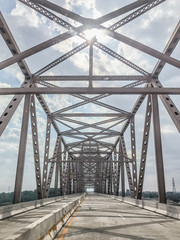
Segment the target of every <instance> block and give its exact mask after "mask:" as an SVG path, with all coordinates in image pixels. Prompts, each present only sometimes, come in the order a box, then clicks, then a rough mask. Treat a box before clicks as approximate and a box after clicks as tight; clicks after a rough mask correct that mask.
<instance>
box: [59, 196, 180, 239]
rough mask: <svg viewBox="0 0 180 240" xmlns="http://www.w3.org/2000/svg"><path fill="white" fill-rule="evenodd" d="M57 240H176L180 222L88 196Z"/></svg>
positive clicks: (179, 232)
mask: <svg viewBox="0 0 180 240" xmlns="http://www.w3.org/2000/svg"><path fill="white" fill-rule="evenodd" d="M57 239H59V240H62V239H63V240H75V239H77V240H101V239H103V240H109V239H111V240H115V239H126V240H127V239H137V240H142V239H148V240H152V239H156V240H161V239H162V240H165V239H169V240H179V239H180V221H178V220H175V219H172V218H169V217H165V216H162V215H159V214H156V213H153V212H150V211H147V210H144V209H141V208H139V207H134V206H132V205H129V204H125V203H121V202H119V201H117V200H113V199H110V198H107V197H103V196H98V195H88V196H87V197H86V199H85V201H84V202H83V203H82V204H81V206H80V207H79V209H78V210H77V212H76V213H75V215H74V217H72V218H71V219H70V220H69V222H68V223H67V224H66V226H65V227H64V228H63V229H62V231H61V232H60V234H59V235H58V236H57V238H56V240H57Z"/></svg>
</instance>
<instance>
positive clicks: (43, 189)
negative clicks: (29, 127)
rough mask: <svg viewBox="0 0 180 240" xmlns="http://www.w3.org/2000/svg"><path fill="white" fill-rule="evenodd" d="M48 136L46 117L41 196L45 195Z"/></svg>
mask: <svg viewBox="0 0 180 240" xmlns="http://www.w3.org/2000/svg"><path fill="white" fill-rule="evenodd" d="M50 136H51V120H50V119H49V118H48V117H47V124H46V138H45V148H44V164H43V174H42V185H43V186H42V194H43V198H44V197H45V190H46V184H47V174H48V159H49V147H50Z"/></svg>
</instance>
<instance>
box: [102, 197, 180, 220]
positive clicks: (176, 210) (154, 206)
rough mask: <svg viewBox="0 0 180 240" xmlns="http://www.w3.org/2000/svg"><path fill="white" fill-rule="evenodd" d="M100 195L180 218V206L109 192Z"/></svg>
mask: <svg viewBox="0 0 180 240" xmlns="http://www.w3.org/2000/svg"><path fill="white" fill-rule="evenodd" d="M100 195H102V196H107V197H109V198H112V199H115V200H118V201H120V202H124V203H127V204H131V205H134V206H137V207H140V208H144V209H146V210H149V211H152V212H156V213H158V214H162V215H165V216H168V217H172V218H175V219H178V220H180V206H173V205H168V204H163V203H159V202H157V201H151V200H139V199H134V198H128V197H124V198H123V197H121V196H114V195H108V194H100Z"/></svg>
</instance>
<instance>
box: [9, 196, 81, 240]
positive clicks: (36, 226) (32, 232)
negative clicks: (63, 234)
mask: <svg viewBox="0 0 180 240" xmlns="http://www.w3.org/2000/svg"><path fill="white" fill-rule="evenodd" d="M84 198H85V194H84V195H81V196H79V197H77V198H76V199H75V200H74V201H71V202H69V203H68V204H66V205H65V206H63V207H61V208H60V209H58V210H55V211H52V212H51V213H50V214H48V215H46V216H44V217H42V218H40V219H38V220H37V221H35V222H33V223H32V224H29V225H28V226H26V227H25V228H23V229H21V230H20V231H18V232H16V233H14V234H13V235H12V236H10V237H8V238H6V239H5V240H32V239H33V240H52V239H54V237H55V236H56V234H57V233H58V232H59V231H60V229H61V228H62V227H63V225H64V224H65V223H66V222H67V220H68V219H69V217H70V216H71V215H72V214H73V212H74V211H75V209H76V208H77V207H78V206H79V205H80V203H81V202H82V201H83V200H84Z"/></svg>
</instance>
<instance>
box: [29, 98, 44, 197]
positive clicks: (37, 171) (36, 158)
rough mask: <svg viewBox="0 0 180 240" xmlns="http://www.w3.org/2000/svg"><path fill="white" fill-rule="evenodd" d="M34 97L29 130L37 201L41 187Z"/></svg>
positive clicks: (40, 194) (31, 104)
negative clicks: (30, 132) (30, 131)
mask: <svg viewBox="0 0 180 240" xmlns="http://www.w3.org/2000/svg"><path fill="white" fill-rule="evenodd" d="M35 104H36V103H35V98H34V95H32V96H31V103H30V113H31V130H32V143H33V144H32V145H33V151H34V166H35V177H36V188H37V196H38V199H41V198H42V185H41V167H40V166H41V165H40V155H39V141H38V127H37V117H36V105H35Z"/></svg>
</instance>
